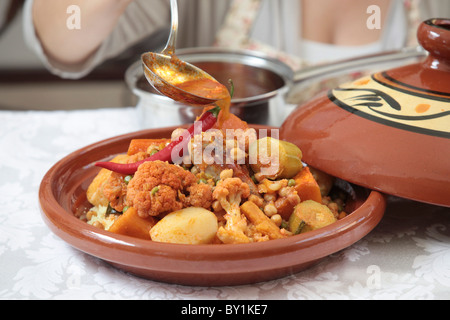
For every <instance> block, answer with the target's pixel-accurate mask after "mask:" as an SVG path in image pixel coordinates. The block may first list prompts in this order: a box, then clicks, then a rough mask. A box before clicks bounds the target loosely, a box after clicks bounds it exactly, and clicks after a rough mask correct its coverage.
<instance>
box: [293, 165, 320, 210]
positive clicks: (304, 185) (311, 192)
mask: <svg viewBox="0 0 450 320" xmlns="http://www.w3.org/2000/svg"><path fill="white" fill-rule="evenodd" d="M294 180H295V190H296V191H297V194H298V195H299V197H300V200H301V201H302V202H303V201H306V200H314V201H316V202H318V203H322V195H321V193H320V187H319V184H318V183H317V181H316V179H314V176H313V175H312V173H311V171H310V170H309V168H308V167H304V168H303V169H302V170H301V171H300V172H299V173H298V174H297V175H296V176H295V177H294Z"/></svg>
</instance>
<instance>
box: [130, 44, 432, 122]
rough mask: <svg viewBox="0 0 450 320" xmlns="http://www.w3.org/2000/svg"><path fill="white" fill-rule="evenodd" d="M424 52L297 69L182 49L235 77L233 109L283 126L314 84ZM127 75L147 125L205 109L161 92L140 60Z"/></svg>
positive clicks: (187, 118) (235, 54)
mask: <svg viewBox="0 0 450 320" xmlns="http://www.w3.org/2000/svg"><path fill="white" fill-rule="evenodd" d="M424 54H425V53H424V52H423V50H420V48H410V49H405V50H400V51H394V52H385V53H381V54H374V55H369V56H363V57H359V58H355V59H348V60H343V61H339V62H334V63H330V64H323V65H317V66H313V67H309V68H304V69H302V70H301V71H299V72H296V73H294V72H293V71H292V69H291V68H290V67H289V66H288V65H286V64H284V63H283V62H281V61H279V60H275V59H272V58H269V57H267V56H266V55H264V54H262V53H259V52H254V51H248V50H241V51H236V50H226V49H219V48H193V49H181V50H179V51H178V52H177V55H178V56H179V57H180V58H181V59H182V60H185V61H188V62H190V63H193V64H195V65H197V66H199V67H200V68H202V69H204V70H206V71H207V72H208V73H210V74H211V75H212V76H214V77H215V78H216V79H217V80H218V81H220V82H221V83H223V84H227V83H228V79H230V78H231V79H232V80H233V82H234V86H235V94H234V97H233V99H232V101H231V103H232V104H231V112H233V113H234V114H236V115H237V116H239V117H240V118H241V119H243V120H245V121H247V122H248V123H251V124H264V125H271V126H276V127H279V126H281V124H282V123H283V122H284V120H285V119H286V117H287V116H288V115H289V114H290V113H291V112H292V111H293V109H295V108H296V106H297V105H299V104H301V103H303V102H305V101H306V100H309V99H310V98H312V96H311V91H310V90H309V89H310V88H311V87H312V86H317V85H318V84H320V83H321V82H324V81H327V80H330V79H333V80H336V81H340V80H342V79H343V77H345V76H347V75H349V74H351V73H353V72H372V70H374V69H375V70H382V69H388V68H393V67H395V66H398V65H404V64H406V63H410V62H411V61H412V60H416V59H419V58H422V57H423V56H424ZM125 78H126V82H127V84H128V86H129V87H130V89H131V90H132V91H133V92H134V94H135V95H136V96H137V97H138V99H139V101H138V103H137V109H138V112H139V117H140V120H141V125H142V127H143V128H155V127H165V126H176V125H180V124H186V123H192V122H193V121H195V118H196V117H197V116H198V115H199V114H200V113H201V112H202V110H203V108H201V107H192V106H186V105H182V104H180V103H177V102H174V101H173V100H171V99H169V98H167V97H165V96H162V95H160V94H159V93H157V92H156V91H155V90H154V89H153V88H152V87H151V86H150V85H149V84H148V82H147V80H146V79H145V78H144V74H143V71H142V65H141V62H140V61H137V62H136V63H134V64H133V65H131V66H130V67H129V68H128V70H127V72H126V75H125ZM330 85H331V86H332V87H334V86H335V85H334V84H333V83H332V84H330ZM299 92H300V94H299ZM300 95H302V97H300Z"/></svg>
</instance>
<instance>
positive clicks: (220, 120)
mask: <svg viewBox="0 0 450 320" xmlns="http://www.w3.org/2000/svg"><path fill="white" fill-rule="evenodd" d="M212 108H214V106H209V107H205V108H204V110H205V111H206V110H210V109H212ZM213 129H217V130H221V131H223V133H224V134H226V132H225V131H226V129H235V130H237V129H242V130H244V131H245V130H247V129H248V124H247V122H245V121H243V120H241V119H240V118H239V117H238V116H236V115H234V114H232V113H229V114H228V117H227V118H226V119H224V112H223V110H222V111H220V112H219V115H218V117H217V122H216V124H215V125H214V126H213ZM224 137H225V135H224Z"/></svg>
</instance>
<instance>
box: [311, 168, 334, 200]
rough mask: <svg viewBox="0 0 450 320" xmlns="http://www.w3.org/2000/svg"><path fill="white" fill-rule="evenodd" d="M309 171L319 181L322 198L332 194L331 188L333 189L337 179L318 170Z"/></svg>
mask: <svg viewBox="0 0 450 320" xmlns="http://www.w3.org/2000/svg"><path fill="white" fill-rule="evenodd" d="M309 169H310V171H311V174H312V175H313V177H314V179H315V180H316V181H317V184H318V185H319V188H320V193H321V195H322V197H325V196H327V195H328V194H329V193H330V190H331V188H332V187H333V184H334V180H335V178H334V177H333V176H330V175H329V174H327V173H325V172H323V171H320V170H318V169H316V168H313V167H309Z"/></svg>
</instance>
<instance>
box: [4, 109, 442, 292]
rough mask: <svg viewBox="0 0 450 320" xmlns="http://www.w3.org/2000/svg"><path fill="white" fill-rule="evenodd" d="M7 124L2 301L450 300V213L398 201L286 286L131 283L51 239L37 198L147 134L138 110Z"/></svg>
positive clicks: (16, 114) (47, 114)
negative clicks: (81, 158)
mask: <svg viewBox="0 0 450 320" xmlns="http://www.w3.org/2000/svg"><path fill="white" fill-rule="evenodd" d="M0 123H1V126H0V137H1V138H0V150H1V152H0V154H1V156H0V195H1V196H0V207H1V208H2V210H0V275H1V276H0V299H89V300H91V299H163V300H185V299H190V300H199V299H202V300H210V299H215V300H219V299H220V300H241V299H248V300H262V299H273V300H291V299H292V300H300V299H449V298H450V209H449V208H442V207H437V206H432V205H428V204H422V203H417V202H414V201H408V200H404V199H399V198H395V197H389V204H388V208H387V211H386V214H385V216H384V218H383V219H382V221H381V223H380V224H379V225H378V226H377V227H376V228H375V229H374V230H373V231H372V232H371V233H370V234H369V235H367V236H366V237H365V238H363V239H361V240H360V241H358V242H357V243H355V244H354V245H352V246H350V247H348V248H347V249H344V250H342V251H340V252H338V253H335V254H333V255H332V256H329V257H327V258H325V259H323V260H322V261H321V262H319V263H318V264H317V265H315V266H313V267H312V268H310V269H308V270H306V271H304V272H301V273H298V274H295V275H291V276H287V277H285V278H282V279H278V280H273V281H268V282H264V283H258V284H254V285H243V286H234V287H188V286H180V285H172V284H165V283H159V282H154V281H150V280H146V279H141V278H138V277H135V276H132V275H129V274H126V273H124V272H122V271H120V270H117V269H115V268H113V267H111V266H110V265H109V264H107V263H105V262H103V261H101V260H99V259H97V258H94V257H92V256H89V255H87V254H84V253H82V252H80V251H78V250H76V249H74V248H72V247H70V246H69V245H68V244H66V243H65V242H63V241H62V240H60V239H59V238H58V237H56V236H55V235H54V234H53V233H51V232H50V230H49V229H48V228H47V226H46V225H45V224H44V222H43V220H42V219H41V215H40V209H39V202H38V189H39V184H40V182H41V179H42V178H43V176H44V174H45V173H46V172H47V170H48V169H50V167H51V166H52V165H53V164H54V163H56V162H57V161H58V160H59V159H61V158H62V157H64V156H65V155H67V154H69V153H70V152H72V151H75V150H77V149H78V148H81V147H83V146H85V145H88V144H90V143H94V142H96V141H99V140H102V139H105V138H109V137H112V136H116V135H119V134H123V133H127V132H131V131H137V130H139V129H141V128H140V127H139V121H138V116H137V114H136V110H135V108H132V107H130V108H120V109H96V110H72V111H0Z"/></svg>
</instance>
